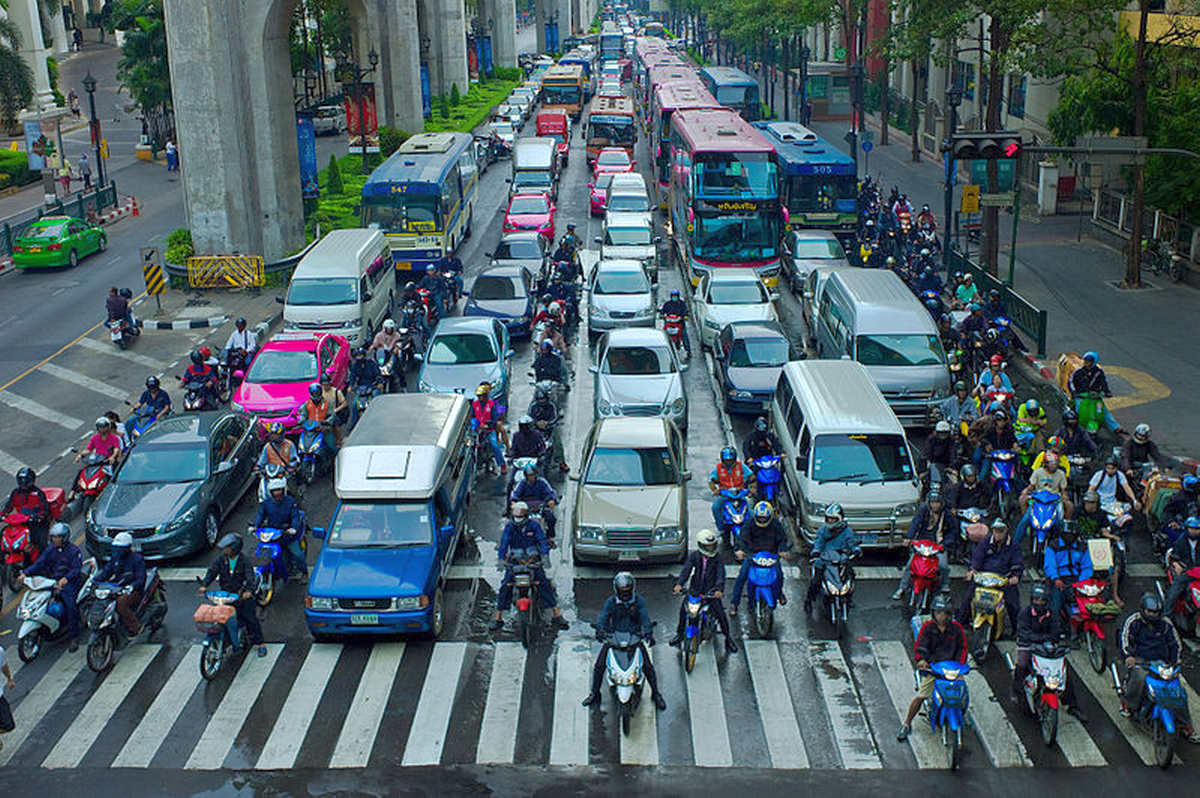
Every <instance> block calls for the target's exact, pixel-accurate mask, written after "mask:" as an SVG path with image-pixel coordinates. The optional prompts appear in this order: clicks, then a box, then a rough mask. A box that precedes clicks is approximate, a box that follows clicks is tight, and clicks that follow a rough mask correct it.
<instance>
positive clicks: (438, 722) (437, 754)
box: [402, 642, 467, 767]
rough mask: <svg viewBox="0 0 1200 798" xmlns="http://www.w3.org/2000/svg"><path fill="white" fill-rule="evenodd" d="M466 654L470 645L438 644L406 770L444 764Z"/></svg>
mask: <svg viewBox="0 0 1200 798" xmlns="http://www.w3.org/2000/svg"><path fill="white" fill-rule="evenodd" d="M466 655H467V644H466V643H462V642H452V643H436V644H435V645H434V647H433V656H432V657H430V658H429V670H427V671H426V672H425V683H424V684H423V685H422V686H421V700H420V701H418V702H417V711H416V713H414V714H413V722H412V729H411V730H410V731H409V733H408V742H406V743H405V744H404V759H403V761H402V764H403V765H404V766H405V767H408V766H410V765H438V764H441V761H442V748H443V747H444V746H445V744H446V730H447V728H448V727H449V726H450V713H451V712H452V711H453V710H454V697H455V696H456V695H457V694H458V678H459V675H460V674H461V673H462V667H463V660H464V659H465V658H466Z"/></svg>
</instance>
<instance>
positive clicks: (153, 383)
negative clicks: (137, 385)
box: [133, 376, 171, 421]
mask: <svg viewBox="0 0 1200 798" xmlns="http://www.w3.org/2000/svg"><path fill="white" fill-rule="evenodd" d="M139 407H145V408H147V409H149V410H153V411H154V420H155V421H158V420H159V419H160V418H162V417H163V416H165V415H166V414H167V413H170V412H171V397H170V396H167V392H166V391H164V390H163V389H162V388H161V387H159V383H158V377H153V376H151V377H147V378H146V390H144V391H142V395H141V397H140V398H139V399H138V402H137V404H136V405H135V406H134V408H133V409H134V410H137V409H138V408H139Z"/></svg>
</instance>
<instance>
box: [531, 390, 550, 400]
mask: <svg viewBox="0 0 1200 798" xmlns="http://www.w3.org/2000/svg"><path fill="white" fill-rule="evenodd" d="M533 398H534V401H536V402H539V403H540V402H545V401H546V400H547V399H549V398H550V394H549V392H547V391H546V389H545V388H538V389H537V390H535V391H534V392H533Z"/></svg>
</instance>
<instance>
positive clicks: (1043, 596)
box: [1029, 582, 1050, 608]
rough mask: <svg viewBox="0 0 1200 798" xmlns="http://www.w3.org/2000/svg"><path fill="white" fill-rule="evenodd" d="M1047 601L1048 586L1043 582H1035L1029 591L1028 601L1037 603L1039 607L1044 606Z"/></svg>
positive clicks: (1048, 594)
mask: <svg viewBox="0 0 1200 798" xmlns="http://www.w3.org/2000/svg"><path fill="white" fill-rule="evenodd" d="M1039 599H1040V601H1039ZM1049 601H1050V588H1049V587H1047V586H1046V583H1045V582H1035V583H1034V585H1033V588H1031V589H1030V591H1029V603H1030V604H1037V605H1038V606H1039V607H1043V608H1044V607H1045V606H1046V604H1047V603H1048V602H1049Z"/></svg>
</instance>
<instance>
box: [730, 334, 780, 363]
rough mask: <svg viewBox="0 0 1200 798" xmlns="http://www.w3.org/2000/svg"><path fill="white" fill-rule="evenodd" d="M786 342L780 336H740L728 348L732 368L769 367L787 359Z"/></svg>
mask: <svg viewBox="0 0 1200 798" xmlns="http://www.w3.org/2000/svg"><path fill="white" fill-rule="evenodd" d="M788 354H789V352H788V342H787V341H785V340H784V339H782V338H741V339H738V340H736V341H734V342H733V347H732V348H731V349H730V350H729V365H730V366H732V367H734V368H771V367H776V366H782V365H783V364H784V363H786V362H787V361H788Z"/></svg>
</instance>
